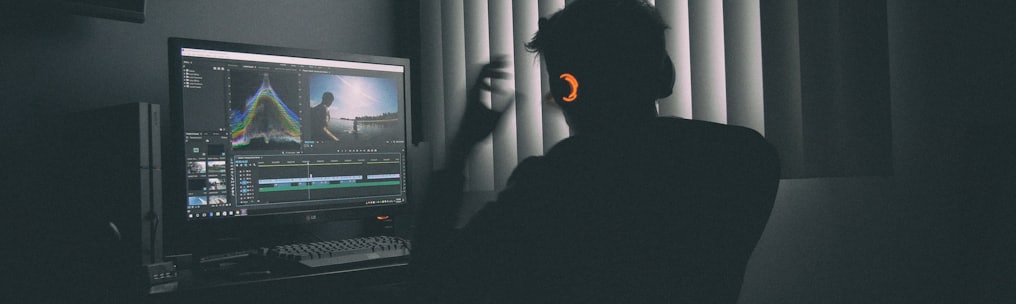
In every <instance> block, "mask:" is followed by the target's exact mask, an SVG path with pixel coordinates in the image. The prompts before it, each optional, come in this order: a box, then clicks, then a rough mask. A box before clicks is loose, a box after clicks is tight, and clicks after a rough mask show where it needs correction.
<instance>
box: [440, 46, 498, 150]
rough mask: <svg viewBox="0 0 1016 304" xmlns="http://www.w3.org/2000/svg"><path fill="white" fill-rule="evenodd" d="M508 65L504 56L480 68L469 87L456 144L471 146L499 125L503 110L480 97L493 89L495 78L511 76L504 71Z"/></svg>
mask: <svg viewBox="0 0 1016 304" xmlns="http://www.w3.org/2000/svg"><path fill="white" fill-rule="evenodd" d="M506 65H507V63H506V62H505V60H504V59H503V58H496V59H494V60H493V61H491V62H490V63H488V64H486V65H484V66H483V69H481V70H480V74H479V75H477V77H476V81H475V82H474V83H473V86H471V87H470V88H469V92H468V95H467V99H466V110H465V113H463V114H462V121H461V123H460V124H459V131H458V134H456V137H455V140H454V142H455V143H456V144H460V145H464V146H468V147H470V148H471V147H472V146H473V145H475V144H476V143H478V142H480V141H481V140H483V139H484V138H487V136H490V133H491V132H494V128H495V127H497V122H498V121H499V120H500V119H501V114H503V112H501V111H495V110H491V109H490V108H488V107H487V106H486V105H484V104H483V103H481V102H480V97H481V96H482V95H483V93H485V92H490V91H491V89H492V88H491V82H492V80H493V79H506V78H508V77H509V76H511V74H510V73H508V72H505V71H504V67H505V66H506Z"/></svg>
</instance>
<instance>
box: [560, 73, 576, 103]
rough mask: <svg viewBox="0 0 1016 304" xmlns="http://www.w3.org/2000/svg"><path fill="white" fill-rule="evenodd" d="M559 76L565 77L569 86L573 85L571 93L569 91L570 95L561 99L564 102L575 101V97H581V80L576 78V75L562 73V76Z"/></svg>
mask: <svg viewBox="0 0 1016 304" xmlns="http://www.w3.org/2000/svg"><path fill="white" fill-rule="evenodd" d="M559 78H561V79H564V81H566V82H568V86H569V87H571V93H569V94H568V96H565V97H562V98H561V100H563V101H564V102H572V101H575V99H576V98H578V97H579V95H578V94H579V81H578V80H576V79H575V76H574V75H572V74H570V73H564V74H561V77H559Z"/></svg>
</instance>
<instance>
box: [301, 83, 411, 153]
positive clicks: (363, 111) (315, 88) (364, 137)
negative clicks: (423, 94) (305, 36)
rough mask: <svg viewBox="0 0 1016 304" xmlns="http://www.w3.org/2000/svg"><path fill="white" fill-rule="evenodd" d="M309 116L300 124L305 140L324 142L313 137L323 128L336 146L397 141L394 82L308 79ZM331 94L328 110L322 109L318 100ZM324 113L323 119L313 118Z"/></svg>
mask: <svg viewBox="0 0 1016 304" xmlns="http://www.w3.org/2000/svg"><path fill="white" fill-rule="evenodd" d="M308 83H309V88H308V92H309V97H310V107H311V108H310V110H309V112H310V113H311V114H309V115H307V116H306V117H313V118H311V119H305V120H304V127H305V133H306V134H308V135H309V136H305V140H310V141H328V140H329V139H330V138H321V137H320V136H315V135H314V134H316V133H317V132H315V131H317V129H318V128H321V126H322V125H324V126H326V127H327V128H328V130H329V131H331V133H332V134H334V135H335V136H336V137H338V139H339V140H338V141H339V143H340V144H358V143H360V144H362V143H384V142H385V141H391V140H397V139H400V138H401V137H400V135H401V134H402V130H401V129H400V128H401V127H402V124H401V121H400V116H399V113H398V112H399V104H398V94H399V91H398V82H397V81H396V80H394V79H388V78H378V77H361V76H350V75H330V74H318V75H311V76H310V77H309V79H308ZM326 92H327V93H331V94H332V95H333V96H334V98H335V99H334V101H333V102H332V104H331V106H324V105H322V96H323V95H325V93H326ZM316 111H326V112H325V113H327V115H315V114H314V113H315V112H316Z"/></svg>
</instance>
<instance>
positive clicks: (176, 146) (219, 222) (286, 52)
mask: <svg viewBox="0 0 1016 304" xmlns="http://www.w3.org/2000/svg"><path fill="white" fill-rule="evenodd" d="M184 48H193V49H206V50H218V51H231V52H243V53H254V54H264V55H280V56H290V57H302V58H311V59H325V60H340V61H349V62H361V63H375V64H385V65H399V66H402V67H403V69H404V71H403V84H402V85H403V90H402V93H401V94H402V99H401V101H402V104H400V105H399V107H400V108H401V109H403V118H404V119H405V124H404V128H405V130H404V131H405V134H406V139H405V143H404V145H405V151H406V152H405V154H406V155H404V157H405V162H406V164H405V175H406V177H407V180H406V183H405V187H406V194H405V197H406V201H405V202H404V203H402V204H398V205H391V206H379V207H368V208H338V209H318V210H302V211H293V212H285V213H277V214H267V215H257V216H235V217H224V218H216V219H209V220H190V221H189V220H187V218H186V214H187V210H186V209H187V208H186V199H187V197H186V196H187V195H186V185H185V182H184V181H185V180H186V178H185V177H186V174H185V163H186V160H185V156H184V149H183V148H184V146H183V139H184V126H183V123H182V119H181V117H180V113H182V110H183V100H182V94H183V75H182V73H183V71H182V69H183V56H182V53H181V50H182V49H184ZM168 51H169V57H168V58H169V77H170V86H169V90H170V103H169V123H167V125H168V128H167V130H168V134H167V135H166V136H163V139H164V140H163V152H164V153H163V170H162V171H163V175H164V177H163V181H164V183H163V184H164V194H163V202H164V203H163V206H164V208H163V209H164V210H163V215H162V218H163V222H164V232H165V235H166V237H165V240H166V242H167V243H168V244H167V246H165V247H166V251H167V254H174V253H191V252H194V251H200V250H203V249H202V248H194V246H204V245H196V244H203V243H207V242H210V241H214V239H222V238H233V239H244V238H247V237H251V236H256V235H257V234H259V233H263V232H264V231H265V230H275V229H279V227H281V226H300V225H310V224H315V223H321V222H329V221H339V220H363V219H370V218H376V217H379V216H401V215H405V214H408V213H410V212H411V208H412V204H413V202H412V200H413V197H414V196H413V195H412V193H413V192H412V191H413V190H412V184H413V182H412V181H411V180H409V179H411V178H412V176H413V173H412V172H411V171H412V167H413V166H412V165H411V164H410V161H411V159H412V157H411V156H410V155H409V153H410V151H412V150H413V149H412V147H411V145H412V143H413V142H414V141H413V138H412V137H413V135H414V134H413V132H412V116H413V115H412V102H411V98H410V97H411V95H412V94H411V93H410V92H411V87H410V75H411V72H410V61H409V59H407V58H398V57H387V56H374V55H361V54H349V53H341V52H335V51H327V50H311V49H301V48H291V47H280V46H268V45H256V44H246V43H235V42H224V41H211V40H200V39H188V38H177V37H171V38H169V39H168Z"/></svg>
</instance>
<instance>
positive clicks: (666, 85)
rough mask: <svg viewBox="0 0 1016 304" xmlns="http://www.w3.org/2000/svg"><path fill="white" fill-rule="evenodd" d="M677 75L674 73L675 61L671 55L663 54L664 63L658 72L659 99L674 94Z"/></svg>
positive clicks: (657, 94) (657, 95)
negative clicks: (671, 58)
mask: <svg viewBox="0 0 1016 304" xmlns="http://www.w3.org/2000/svg"><path fill="white" fill-rule="evenodd" d="M676 74H677V73H676V72H675V71H674V61H672V60H670V55H667V54H663V62H662V63H661V64H660V67H659V71H657V76H656V77H657V78H656V79H657V81H658V82H657V86H658V87H657V93H656V97H657V98H664V97H667V96H670V94H673V93H674V82H676V81H677V75H676Z"/></svg>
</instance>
